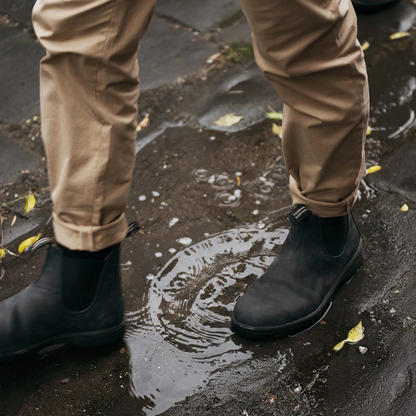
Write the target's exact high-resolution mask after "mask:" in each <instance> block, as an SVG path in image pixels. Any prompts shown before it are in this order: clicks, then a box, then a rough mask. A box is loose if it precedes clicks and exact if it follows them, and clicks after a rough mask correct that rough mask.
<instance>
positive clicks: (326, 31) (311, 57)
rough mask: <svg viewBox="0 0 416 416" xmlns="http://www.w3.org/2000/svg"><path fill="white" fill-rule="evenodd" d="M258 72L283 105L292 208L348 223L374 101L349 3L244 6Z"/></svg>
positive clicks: (261, 0)
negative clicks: (342, 218) (345, 217)
mask: <svg viewBox="0 0 416 416" xmlns="http://www.w3.org/2000/svg"><path fill="white" fill-rule="evenodd" d="M241 3H242V6H243V9H244V12H245V14H246V16H247V19H248V21H249V23H250V26H251V29H252V32H253V43H254V52H255V56H256V61H257V64H258V65H259V67H260V69H261V70H262V71H263V73H264V75H265V76H266V77H267V79H268V80H269V81H270V83H271V84H272V85H273V87H274V88H275V89H276V91H277V92H278V93H279V95H280V96H281V98H282V100H283V102H284V112H283V113H284V116H283V133H282V137H283V152H284V157H285V161H286V166H287V169H288V171H289V173H290V190H291V193H292V197H293V203H294V204H295V205H296V204H304V205H306V206H307V207H308V208H309V209H310V210H311V211H313V212H314V213H315V214H317V215H319V216H321V217H336V216H342V215H345V214H346V213H347V212H348V211H349V210H350V209H351V207H352V205H353V204H354V202H355V199H356V193H357V190H358V186H359V181H360V179H361V176H362V173H363V169H364V140H365V133H366V128H367V122H368V113H369V98H368V84H367V74H366V67H365V63H364V56H363V53H362V50H361V47H360V45H359V43H358V41H357V39H356V37H357V29H356V16H355V12H354V10H353V8H352V5H351V2H350V0H313V1H312V0H292V1H288V0H241Z"/></svg>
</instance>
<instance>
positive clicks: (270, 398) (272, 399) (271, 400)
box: [268, 395, 277, 404]
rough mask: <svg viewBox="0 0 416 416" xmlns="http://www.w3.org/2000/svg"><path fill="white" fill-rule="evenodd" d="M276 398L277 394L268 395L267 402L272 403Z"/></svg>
mask: <svg viewBox="0 0 416 416" xmlns="http://www.w3.org/2000/svg"><path fill="white" fill-rule="evenodd" d="M276 400H277V396H275V395H273V396H270V397H269V400H268V402H269V403H270V404H272V403H274V402H275V401H276Z"/></svg>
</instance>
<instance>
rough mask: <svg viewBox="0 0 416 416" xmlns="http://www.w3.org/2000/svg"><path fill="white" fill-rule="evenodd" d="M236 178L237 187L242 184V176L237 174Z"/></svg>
mask: <svg viewBox="0 0 416 416" xmlns="http://www.w3.org/2000/svg"><path fill="white" fill-rule="evenodd" d="M236 180H237V184H236V185H237V188H238V187H239V186H240V185H241V177H240V176H237V177H236Z"/></svg>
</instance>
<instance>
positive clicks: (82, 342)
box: [0, 322, 126, 364]
mask: <svg viewBox="0 0 416 416" xmlns="http://www.w3.org/2000/svg"><path fill="white" fill-rule="evenodd" d="M125 329H126V324H125V322H122V323H121V324H120V325H118V326H116V327H113V328H108V329H104V330H100V331H91V332H78V333H73V334H64V335H60V336H57V337H54V338H51V339H48V340H46V341H42V342H39V343H37V344H33V345H30V346H28V347H26V348H23V349H20V350H18V351H11V352H6V353H1V352H0V364H3V363H8V362H12V361H15V360H17V359H20V358H22V357H25V356H27V355H30V354H34V353H36V352H38V351H40V350H42V349H44V348H46V347H50V346H52V345H60V344H62V345H64V344H66V345H71V346H74V347H97V346H101V345H107V344H113V343H115V342H117V341H120V340H121V339H123V337H124V333H125Z"/></svg>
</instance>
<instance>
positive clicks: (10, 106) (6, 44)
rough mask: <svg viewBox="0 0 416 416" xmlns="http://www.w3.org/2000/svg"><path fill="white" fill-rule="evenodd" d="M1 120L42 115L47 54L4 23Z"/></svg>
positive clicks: (1, 28) (17, 120)
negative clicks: (41, 87) (41, 92)
mask: <svg viewBox="0 0 416 416" xmlns="http://www.w3.org/2000/svg"><path fill="white" fill-rule="evenodd" d="M0 56H1V65H0V80H1V92H2V93H1V101H0V120H7V121H9V122H13V123H21V122H22V121H23V120H25V119H26V118H27V117H31V116H33V115H35V114H39V61H40V59H41V58H42V57H43V56H44V50H43V48H42V47H41V46H40V44H39V43H36V42H34V41H33V40H32V39H31V38H30V37H29V35H28V34H26V33H23V32H21V30H20V29H18V28H14V27H9V26H6V25H4V24H3V23H2V22H0Z"/></svg>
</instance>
